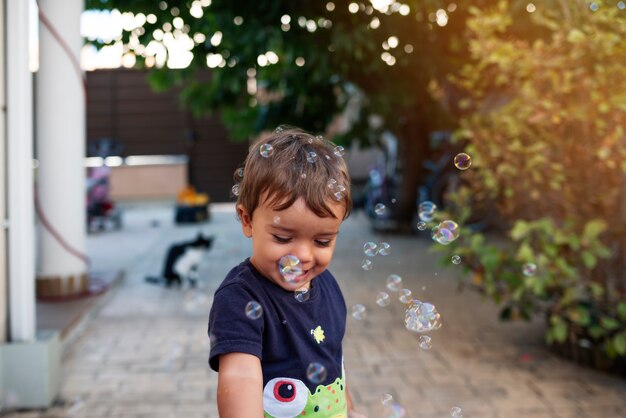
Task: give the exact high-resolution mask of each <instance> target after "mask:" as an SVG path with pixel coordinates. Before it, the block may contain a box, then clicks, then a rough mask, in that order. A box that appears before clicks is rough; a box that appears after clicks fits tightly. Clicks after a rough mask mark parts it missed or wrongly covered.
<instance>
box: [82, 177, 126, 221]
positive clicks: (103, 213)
mask: <svg viewBox="0 0 626 418" xmlns="http://www.w3.org/2000/svg"><path fill="white" fill-rule="evenodd" d="M110 174H111V169H110V168H109V167H107V166H102V167H90V168H89V169H88V171H87V230H92V229H98V230H104V229H105V228H106V226H107V224H110V225H112V226H113V227H114V228H115V229H120V228H121V227H122V211H121V210H120V209H119V208H118V207H117V206H116V205H115V202H114V201H113V200H112V199H111V198H110V196H109V176H110Z"/></svg>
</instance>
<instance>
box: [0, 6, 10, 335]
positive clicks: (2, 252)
mask: <svg viewBox="0 0 626 418" xmlns="http://www.w3.org/2000/svg"><path fill="white" fill-rule="evenodd" d="M0 5H1V7H0V107H1V108H2V109H4V110H3V111H2V113H0V167H6V162H7V158H6V143H7V141H6V106H7V102H6V91H5V76H6V73H5V65H6V42H5V37H4V34H5V33H6V32H5V27H6V26H5V25H6V21H5V19H4V16H5V14H4V1H2V2H0ZM5 175H6V170H5V169H3V170H0V222H1V223H2V225H1V226H0V344H2V343H3V342H4V341H6V338H7V317H8V311H7V307H8V303H7V302H8V301H9V300H8V298H7V296H6V295H7V289H8V286H7V269H6V267H5V266H6V265H7V246H6V229H5V228H6V226H7V225H5V223H4V221H5V219H6V217H7V212H6V210H7V206H6V205H7V199H6V198H7V192H6V188H5V187H6V177H5Z"/></svg>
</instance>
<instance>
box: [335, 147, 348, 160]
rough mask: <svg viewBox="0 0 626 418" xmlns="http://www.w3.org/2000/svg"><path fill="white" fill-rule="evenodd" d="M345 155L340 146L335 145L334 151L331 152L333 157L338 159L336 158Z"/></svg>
mask: <svg viewBox="0 0 626 418" xmlns="http://www.w3.org/2000/svg"><path fill="white" fill-rule="evenodd" d="M345 153H346V150H345V149H344V147H342V146H341V145H337V146H336V147H335V149H334V150H333V154H335V157H338V158H340V157H343V156H344V154H345Z"/></svg>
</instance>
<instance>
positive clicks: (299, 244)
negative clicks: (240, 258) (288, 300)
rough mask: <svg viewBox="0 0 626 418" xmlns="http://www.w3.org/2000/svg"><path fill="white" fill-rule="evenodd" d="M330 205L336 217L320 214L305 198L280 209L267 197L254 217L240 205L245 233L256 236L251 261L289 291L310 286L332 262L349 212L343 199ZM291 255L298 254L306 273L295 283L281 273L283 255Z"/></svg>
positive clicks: (329, 203) (250, 236) (264, 273)
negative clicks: (341, 229) (340, 230)
mask: <svg viewBox="0 0 626 418" xmlns="http://www.w3.org/2000/svg"><path fill="white" fill-rule="evenodd" d="M328 205H329V207H330V209H331V211H332V212H333V214H334V215H335V217H334V218H331V217H326V218H321V217H319V216H317V215H316V214H315V213H313V212H312V211H311V210H310V209H309V208H308V207H307V206H306V204H305V202H304V200H302V199H298V200H296V201H295V202H294V203H293V205H291V206H290V207H288V208H287V209H284V210H281V211H276V210H274V209H272V208H271V207H269V206H268V205H267V202H266V197H265V196H264V197H263V199H261V204H260V205H259V206H258V207H257V208H256V209H255V210H254V217H252V216H250V214H248V213H246V211H245V210H244V209H243V207H242V206H241V205H240V206H238V207H237V212H238V213H239V217H240V219H241V223H242V229H243V233H244V234H245V235H246V236H247V237H248V238H252V257H251V258H250V261H251V262H252V264H253V265H254V267H255V268H256V269H257V270H259V272H261V274H263V275H264V276H265V277H267V278H268V279H270V280H271V281H273V282H274V283H276V284H277V285H279V286H280V287H282V288H283V289H285V290H289V291H293V290H297V289H308V288H309V283H310V282H311V280H313V278H315V277H316V276H317V275H318V274H320V273H321V272H323V271H324V270H326V267H327V266H328V264H330V261H331V259H332V257H333V252H334V251H335V242H336V238H337V234H338V233H339V226H340V225H341V222H342V220H343V215H344V213H345V208H344V205H343V204H342V203H341V202H335V201H332V202H328ZM287 254H292V255H295V256H296V257H298V258H299V259H300V262H301V263H302V269H303V273H302V275H301V276H299V277H297V278H296V280H295V283H291V282H289V283H288V282H285V281H284V280H283V278H282V276H281V275H280V272H279V266H278V263H279V261H280V258H281V257H282V256H284V255H287Z"/></svg>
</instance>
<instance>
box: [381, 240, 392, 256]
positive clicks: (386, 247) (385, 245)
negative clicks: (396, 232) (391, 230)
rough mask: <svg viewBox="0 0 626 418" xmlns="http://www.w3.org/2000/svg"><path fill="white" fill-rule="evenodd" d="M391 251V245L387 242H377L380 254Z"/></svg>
mask: <svg viewBox="0 0 626 418" xmlns="http://www.w3.org/2000/svg"><path fill="white" fill-rule="evenodd" d="M390 253H391V245H389V243H388V242H379V243H378V254H380V255H389V254H390Z"/></svg>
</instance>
